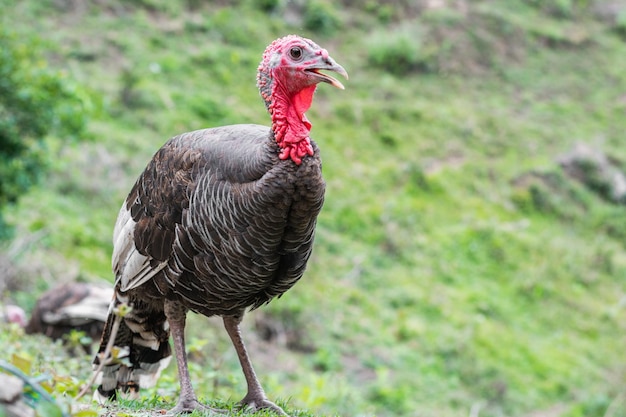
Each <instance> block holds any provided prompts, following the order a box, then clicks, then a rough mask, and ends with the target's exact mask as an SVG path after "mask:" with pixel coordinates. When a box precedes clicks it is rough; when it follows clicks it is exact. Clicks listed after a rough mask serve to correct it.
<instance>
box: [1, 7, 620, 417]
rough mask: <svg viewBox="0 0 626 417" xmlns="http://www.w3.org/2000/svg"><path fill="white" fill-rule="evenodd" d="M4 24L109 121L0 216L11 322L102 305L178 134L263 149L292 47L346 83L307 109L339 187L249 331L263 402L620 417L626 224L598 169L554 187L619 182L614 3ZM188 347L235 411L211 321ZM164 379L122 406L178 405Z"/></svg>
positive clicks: (246, 11)
mask: <svg viewBox="0 0 626 417" xmlns="http://www.w3.org/2000/svg"><path fill="white" fill-rule="evenodd" d="M609 3H610V4H609ZM620 4H621V6H620ZM615 5H617V6H615ZM2 7H3V14H2V22H1V23H2V25H3V28H6V29H5V30H8V31H15V32H17V33H28V34H30V35H33V34H34V33H37V34H39V36H40V37H42V38H44V39H46V45H50V47H49V50H48V51H47V53H46V54H45V55H46V58H47V61H48V62H49V65H50V67H51V68H53V69H55V70H59V71H62V72H63V73H64V74H65V75H64V77H66V78H64V79H65V80H67V82H71V83H72V84H75V85H76V86H77V88H80V89H85V90H86V89H88V90H89V91H93V93H90V94H92V100H93V101H94V102H96V103H101V104H98V106H99V107H101V109H99V111H98V112H95V113H94V115H93V116H91V118H90V120H89V123H88V124H87V126H86V134H87V136H90V137H93V138H95V139H94V140H93V141H87V142H69V143H67V144H65V145H63V146H62V145H61V144H60V142H53V144H54V146H52V147H51V148H50V147H49V148H48V149H47V150H46V152H45V153H46V154H47V155H53V156H54V158H53V159H52V160H51V162H50V171H49V174H48V175H47V176H46V178H45V180H44V182H43V183H42V186H41V187H35V188H32V189H30V191H29V192H27V193H22V194H21V196H20V200H19V201H18V202H17V203H16V204H14V205H12V206H10V207H8V209H7V210H6V219H7V221H9V222H10V223H11V224H12V225H13V226H14V227H15V228H16V234H15V238H14V240H12V241H11V242H9V243H8V244H7V247H6V250H5V251H4V252H3V254H4V257H6V258H8V261H9V262H10V264H11V265H12V267H13V272H12V273H11V275H10V276H9V278H8V279H10V280H11V283H12V284H11V286H9V287H10V289H11V290H12V291H11V292H10V293H7V294H5V297H6V298H11V299H13V300H14V301H16V302H19V303H20V304H21V305H23V306H24V307H26V308H29V307H31V306H32V304H33V303H34V297H35V295H36V294H35V291H33V290H32V289H31V288H37V289H38V290H40V289H41V290H42V289H44V288H46V287H47V286H49V285H51V284H52V283H53V282H56V281H62V280H70V279H79V280H96V279H102V278H104V279H108V280H112V276H111V273H110V265H109V263H110V253H111V249H112V248H111V242H110V236H111V231H112V227H113V223H114V220H115V216H116V214H117V211H118V208H119V204H121V202H122V201H123V199H124V197H125V196H126V193H127V192H128V190H129V188H130V187H131V185H132V183H133V182H134V180H135V178H136V176H137V175H138V174H139V172H140V171H141V170H142V169H143V167H144V166H145V164H146V162H147V160H148V159H149V158H150V156H151V155H152V154H153V153H154V152H155V151H156V149H158V147H159V146H160V145H161V144H162V143H163V142H164V141H165V140H167V138H168V137H170V136H172V135H175V134H177V133H180V132H183V131H189V130H193V129H198V128H203V127H209V126H216V125H222V124H229V123H247V122H249V123H265V124H267V123H268V116H267V114H266V113H265V111H264V108H263V105H262V103H261V100H260V99H259V97H258V92H257V91H256V89H255V87H254V83H255V69H256V66H257V64H258V62H259V60H260V56H261V53H262V51H263V49H264V48H265V46H266V45H267V44H268V43H269V42H270V41H271V40H273V39H274V38H276V37H278V36H281V35H284V34H287V33H293V32H297V33H300V34H302V35H305V36H308V37H311V38H313V39H314V40H316V41H317V42H318V43H320V44H321V45H323V46H324V47H326V48H327V49H328V50H329V52H330V54H331V55H332V56H333V57H334V58H335V59H336V60H337V61H338V62H340V63H341V64H342V65H343V66H344V67H345V68H346V69H347V70H348V72H349V73H350V80H349V81H347V82H346V90H345V91H343V92H340V91H337V90H334V89H331V88H327V86H324V85H322V86H320V88H319V89H318V91H317V94H316V100H315V103H314V105H313V106H312V108H311V110H310V111H309V114H308V117H309V119H310V120H311V121H312V123H313V130H312V136H313V137H314V138H315V139H316V141H317V143H318V144H319V145H320V148H321V149H322V156H323V159H324V171H325V178H326V180H327V183H328V187H327V198H326V203H325V206H324V210H323V211H322V214H321V216H320V219H319V222H318V232H317V238H316V248H315V251H314V254H313V258H312V260H311V263H310V265H309V269H308V271H307V274H306V276H305V278H304V279H303V280H302V281H301V282H300V283H299V284H298V285H297V286H296V287H295V288H294V289H293V290H292V291H290V292H289V293H287V294H286V295H285V296H284V297H282V298H281V299H280V300H277V301H275V302H273V303H272V304H271V305H269V306H268V307H266V308H264V309H261V310H259V311H255V312H254V313H252V314H251V315H250V316H249V317H247V318H246V320H244V323H245V325H246V329H245V330H244V332H245V337H246V339H247V340H249V344H250V349H251V351H252V358H253V362H254V363H255V365H256V367H257V368H258V369H257V371H258V374H259V376H260V377H261V380H262V381H263V384H264V386H265V388H266V391H267V392H268V395H269V396H270V398H272V399H276V398H279V399H281V398H284V399H286V400H285V402H286V403H287V407H288V408H289V409H290V410H291V411H292V412H294V413H297V412H295V411H293V410H294V409H300V408H305V409H308V410H310V412H313V413H315V414H316V415H341V416H365V415H368V416H369V415H377V416H418V415H419V416H437V417H447V416H458V415H471V416H478V415H480V416H481V417H489V416H493V417H500V416H527V417H530V416H539V415H544V416H563V417H583V416H584V417H604V416H613V417H617V416H626V404H625V402H624V400H623V399H624V395H626V394H625V393H624V388H623V387H624V386H626V384H625V382H626V364H625V362H624V358H623V354H622V352H623V351H624V349H625V348H626V329H625V325H624V323H626V320H625V319H626V317H625V314H626V312H625V310H624V307H625V306H626V279H625V278H626V251H625V250H626V221H625V220H624V214H625V212H624V210H625V206H624V204H623V201H621V200H619V199H614V198H610V196H613V195H614V194H615V190H612V189H608V188H607V187H611V186H613V185H614V184H613V181H608V182H607V180H606V178H604V177H599V173H602V172H607V170H606V169H605V168H603V167H598V166H588V165H585V164H583V165H582V167H583V169H582V172H583V175H585V174H584V173H587V174H588V175H587V177H585V178H579V177H574V176H572V175H571V173H569V172H568V171H566V170H565V169H564V168H563V166H562V165H561V163H560V161H561V160H562V156H563V155H565V154H568V153H569V152H570V151H571V150H572V148H574V147H575V145H576V144H577V143H585V144H587V145H588V146H589V147H591V148H593V149H596V150H597V151H598V152H600V153H602V154H603V155H605V156H606V157H605V158H604V159H605V160H607V161H609V162H610V164H611V166H610V170H609V171H610V172H614V173H617V174H619V173H622V174H623V173H624V172H626V137H625V135H624V132H626V71H625V69H626V42H625V41H626V36H625V35H624V33H625V32H624V28H625V23H624V22H625V21H626V20H625V17H624V16H626V11H625V10H626V6H624V5H623V4H622V3H620V2H608V1H601V0H587V1H582V0H579V1H577V0H550V1H534V0H511V1H506V2H496V1H489V0H481V1H463V0H461V1H452V0H449V1H446V0H442V1H408V0H387V1H365V2H355V1H350V0H343V1H342V2H328V1H322V0H320V1H312V2H305V1H300V0H293V1H281V0H277V1H265V0H264V1H261V2H256V1H249V0H240V1H234V0H233V1H220V2H202V1H199V0H194V1H192V0H188V1H186V2H166V1H163V0H141V1H132V2H121V1H111V2H106V3H104V2H92V3H85V2H79V1H73V0H44V1H30V0H22V1H19V2H18V1H9V0H2ZM24 21H28V22H30V23H29V25H21V24H19V22H24ZM70 80H71V81H70ZM79 86H80V87H79ZM56 135H58V136H59V137H60V138H64V137H65V136H66V135H65V134H56ZM617 174H616V175H617ZM3 179H4V177H3ZM7 275H8V273H7ZM17 277H19V279H18V278H17ZM207 321H208V323H209V324H208V325H207V324H206V323H207ZM189 335H190V344H189V345H190V346H189V350H190V357H191V358H192V359H191V370H190V371H191V373H192V380H193V381H194V383H195V385H196V386H197V388H198V392H199V393H200V395H201V397H203V398H204V399H205V400H211V401H213V400H216V401H224V402H228V403H229V404H232V403H233V402H234V401H236V400H238V399H239V398H240V396H241V395H242V393H243V391H244V389H245V387H244V385H245V383H244V380H243V376H242V375H241V373H240V369H239V365H238V363H237V358H236V355H235V354H234V351H233V350H232V348H231V347H230V342H229V341H228V338H227V337H226V336H225V334H224V332H223V329H222V328H221V325H220V323H219V321H217V320H207V319H205V318H203V317H196V316H192V317H190V329H189ZM20 341H23V342H20ZM7 343H9V344H10V345H11V349H12V350H13V351H16V352H17V353H19V354H29V352H33V351H34V349H35V348H34V347H32V346H31V345H30V342H28V339H26V337H25V336H20V337H19V338H14V339H11V340H10V341H9V342H7ZM30 354H32V353H30ZM59 362H62V360H61V361H59ZM84 366H85V367H86V368H88V369H90V365H89V363H88V361H86V362H84ZM58 367H59V368H58V372H59V374H61V375H71V376H72V377H74V378H82V372H84V370H83V369H81V370H80V371H78V370H77V369H75V368H68V367H65V366H63V364H61V363H59V365H58ZM174 368H175V367H173V366H172V367H170V369H168V371H167V372H166V373H165V374H164V375H163V378H162V381H161V383H160V386H159V388H156V389H154V390H152V391H149V392H147V393H146V395H145V397H144V398H145V404H143V405H142V403H139V404H138V403H134V405H133V404H131V405H124V406H125V407H126V406H130V407H131V410H132V409H133V408H132V407H136V408H134V409H140V408H141V407H144V406H148V405H149V404H153V403H154V404H156V403H158V404H166V403H169V404H171V402H172V401H174V400H175V398H176V389H177V382H176V376H175V369H174ZM125 410H126V409H125ZM124 412H126V411H124Z"/></svg>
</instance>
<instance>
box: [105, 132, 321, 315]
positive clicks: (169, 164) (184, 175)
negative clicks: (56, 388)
mask: <svg viewBox="0 0 626 417" xmlns="http://www.w3.org/2000/svg"><path fill="white" fill-rule="evenodd" d="M313 148H314V155H313V156H311V157H306V158H304V159H303V161H302V164H301V165H296V164H295V163H293V161H291V160H289V159H288V160H284V161H283V160H280V159H279V158H278V154H279V149H278V146H277V145H276V142H275V140H274V138H273V135H272V133H271V130H270V129H269V128H268V127H265V126H259V125H233V126H225V127H220V128H214V129H205V130H199V131H195V132H190V133H186V134H183V135H180V136H176V137H174V138H172V139H170V140H169V141H168V142H167V143H166V144H165V145H164V146H163V147H162V148H161V149H160V150H159V151H158V152H157V153H156V154H155V156H154V157H153V159H152V160H151V161H150V163H149V164H148V166H147V168H146V169H145V171H144V172H143V173H142V174H141V175H140V177H139V179H138V180H137V182H136V183H135V185H134V187H133V189H132V190H131V192H130V194H129V196H128V198H127V200H126V202H125V203H124V205H123V206H122V208H121V210H120V214H119V216H118V221H117V224H116V228H115V232H114V253H113V269H114V272H115V274H116V285H117V286H118V290H120V291H121V292H129V293H130V294H131V295H133V298H135V297H139V298H141V297H146V298H151V299H159V298H163V297H169V298H175V299H178V300H179V301H180V302H182V303H183V304H185V306H187V307H188V308H189V309H191V310H193V311H196V312H199V313H202V314H205V315H214V314H220V315H228V314H237V313H238V312H240V311H242V310H243V309H245V308H248V307H251V308H256V307H258V306H260V305H262V304H263V303H266V302H268V301H270V300H271V299H272V298H273V297H276V296H280V295H281V294H282V293H284V292H285V291H287V290H288V289H289V288H291V287H292V286H293V285H294V284H295V282H296V281H297V280H298V279H299V278H300V277H301V276H302V274H303V272H304V269H305V267H306V262H307V260H308V258H309V256H310V254H311V249H312V245H313V236H314V230H315V223H316V218H317V215H318V213H319V211H320V210H321V207H322V204H323V199H324V181H323V179H322V176H321V162H320V157H319V150H318V148H317V146H315V144H313Z"/></svg>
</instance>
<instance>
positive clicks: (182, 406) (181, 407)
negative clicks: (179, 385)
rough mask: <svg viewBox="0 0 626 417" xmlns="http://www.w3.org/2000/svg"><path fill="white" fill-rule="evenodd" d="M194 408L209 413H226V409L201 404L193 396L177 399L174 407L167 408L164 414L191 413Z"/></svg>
mask: <svg viewBox="0 0 626 417" xmlns="http://www.w3.org/2000/svg"><path fill="white" fill-rule="evenodd" d="M195 410H199V411H204V412H209V413H211V414H217V415H222V414H226V413H228V411H227V410H221V409H219V408H212V407H209V406H208V405H204V404H202V403H201V402H200V401H198V400H197V399H195V398H192V399H182V398H181V399H179V400H178V403H177V404H176V407H174V408H172V409H171V410H169V411H168V412H167V414H166V416H177V415H179V414H183V413H185V414H186V413H191V412H193V411H195Z"/></svg>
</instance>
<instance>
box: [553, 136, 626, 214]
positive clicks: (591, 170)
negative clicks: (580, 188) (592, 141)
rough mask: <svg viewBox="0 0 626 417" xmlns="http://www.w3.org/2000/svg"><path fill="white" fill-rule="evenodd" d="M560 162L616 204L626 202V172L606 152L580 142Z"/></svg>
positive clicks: (585, 183) (565, 168) (572, 175)
mask: <svg viewBox="0 0 626 417" xmlns="http://www.w3.org/2000/svg"><path fill="white" fill-rule="evenodd" d="M558 162H559V164H560V166H561V168H562V169H563V171H564V172H565V173H566V174H567V175H568V176H569V177H570V178H573V179H575V180H576V181H578V182H580V183H582V184H584V185H585V186H586V187H587V188H589V189H590V190H592V191H593V192H595V193H596V194H598V195H600V196H601V197H602V198H604V199H606V200H608V201H611V202H613V203H616V204H626V174H625V173H624V171H623V170H622V169H621V168H620V166H619V164H618V163H617V161H615V160H611V158H610V157H608V156H607V155H606V154H605V153H604V152H602V151H601V150H599V149H596V148H593V147H591V146H589V145H587V144H584V143H578V144H576V146H575V147H574V149H572V150H571V151H570V152H568V153H566V154H565V155H562V156H561V157H560V158H559V159H558Z"/></svg>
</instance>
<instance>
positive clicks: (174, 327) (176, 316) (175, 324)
mask: <svg viewBox="0 0 626 417" xmlns="http://www.w3.org/2000/svg"><path fill="white" fill-rule="evenodd" d="M186 315H187V310H186V309H185V308H184V307H182V306H180V305H179V304H178V303H175V302H172V301H165V316H166V317H167V321H168V323H169V325H170V333H171V335H172V339H173V340H174V352H175V354H176V364H177V365H178V379H179V381H180V395H179V397H178V403H177V404H176V407H174V408H172V409H171V410H170V411H168V413H167V414H168V415H176V414H180V413H190V412H192V411H194V410H205V411H212V412H216V413H223V412H224V411H223V410H217V409H214V408H211V407H208V406H206V405H204V404H201V403H200V402H199V401H198V397H196V393H195V392H194V390H193V387H192V386H191V378H190V377H189V368H188V367H187V351H186V349H185V319H186Z"/></svg>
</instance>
